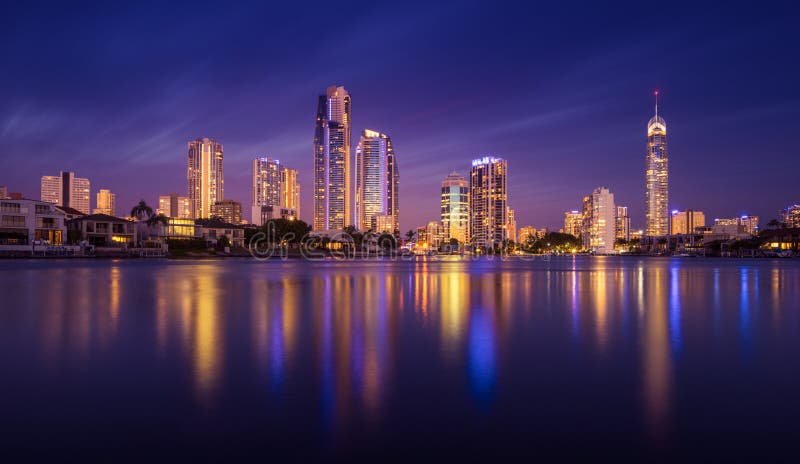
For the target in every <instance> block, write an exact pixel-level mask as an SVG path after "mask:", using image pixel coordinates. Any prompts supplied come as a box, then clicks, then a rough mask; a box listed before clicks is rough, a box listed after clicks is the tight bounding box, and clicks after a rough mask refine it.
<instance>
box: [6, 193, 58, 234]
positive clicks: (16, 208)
mask: <svg viewBox="0 0 800 464" xmlns="http://www.w3.org/2000/svg"><path fill="white" fill-rule="evenodd" d="M66 235H67V231H66V227H65V224H64V213H62V212H61V211H59V210H58V209H56V206H55V205H53V204H52V203H47V202H44V201H38V200H28V199H19V200H0V245H5V246H20V245H32V244H33V243H34V242H36V241H39V242H42V243H43V244H50V245H60V244H61V243H62V242H63V241H64V239H65V238H66Z"/></svg>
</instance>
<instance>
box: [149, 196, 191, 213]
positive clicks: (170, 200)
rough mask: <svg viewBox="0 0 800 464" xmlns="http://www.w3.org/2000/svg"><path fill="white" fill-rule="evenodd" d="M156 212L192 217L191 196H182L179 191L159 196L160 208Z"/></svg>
mask: <svg viewBox="0 0 800 464" xmlns="http://www.w3.org/2000/svg"><path fill="white" fill-rule="evenodd" d="M156 213H158V214H163V215H164V216H167V217H171V218H179V219H191V217H192V202H191V200H189V197H182V196H180V195H178V194H177V193H170V194H169V195H161V196H159V197H158V209H157V210H156Z"/></svg>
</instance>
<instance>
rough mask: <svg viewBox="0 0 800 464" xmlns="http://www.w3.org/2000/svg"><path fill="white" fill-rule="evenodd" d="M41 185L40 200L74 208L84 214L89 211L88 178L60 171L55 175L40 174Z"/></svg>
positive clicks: (89, 186)
mask: <svg viewBox="0 0 800 464" xmlns="http://www.w3.org/2000/svg"><path fill="white" fill-rule="evenodd" d="M41 187H42V191H41V194H42V197H41V199H42V201H46V202H48V203H54V204H56V205H58V206H65V207H69V208H74V209H77V210H78V211H80V212H82V213H85V214H89V213H90V212H91V210H90V205H89V203H90V202H91V199H90V197H89V190H90V188H91V185H90V183H89V179H81V178H79V177H75V173H73V172H63V171H62V172H61V174H59V175H57V176H42V186H41Z"/></svg>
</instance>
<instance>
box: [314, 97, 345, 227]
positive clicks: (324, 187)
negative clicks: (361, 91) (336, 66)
mask: <svg viewBox="0 0 800 464" xmlns="http://www.w3.org/2000/svg"><path fill="white" fill-rule="evenodd" d="M351 109H352V108H351V100H350V94H349V93H347V91H346V90H345V88H344V87H337V86H335V85H334V86H331V87H328V89H327V90H326V92H325V95H320V97H319V103H318V105H317V121H316V127H315V130H314V229H315V230H331V229H333V230H341V229H344V228H345V227H347V226H348V225H352V221H353V215H352V213H351V206H350V201H351V199H350V124H351V120H350V118H351Z"/></svg>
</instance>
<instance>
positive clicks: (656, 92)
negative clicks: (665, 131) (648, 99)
mask: <svg viewBox="0 0 800 464" xmlns="http://www.w3.org/2000/svg"><path fill="white" fill-rule="evenodd" d="M655 95H656V118H658V90H656V91H655Z"/></svg>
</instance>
